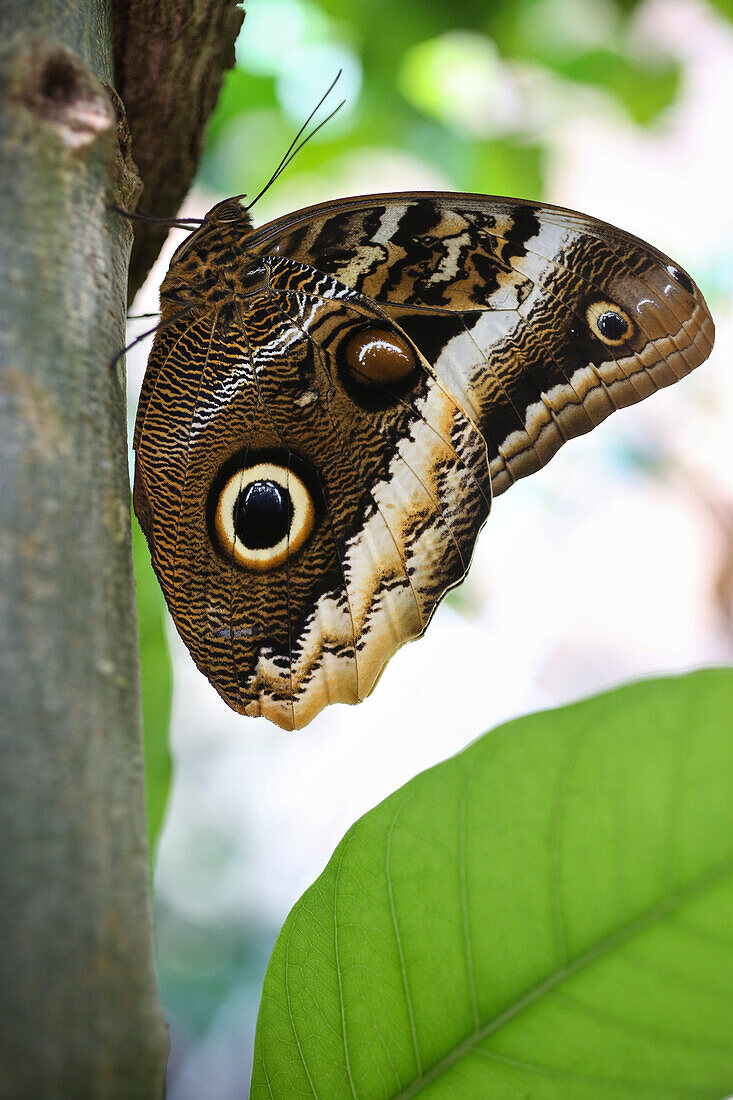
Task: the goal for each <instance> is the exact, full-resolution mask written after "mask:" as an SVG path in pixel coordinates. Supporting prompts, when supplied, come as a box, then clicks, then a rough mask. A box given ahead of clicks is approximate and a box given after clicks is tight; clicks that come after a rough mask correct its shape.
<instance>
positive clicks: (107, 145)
mask: <svg viewBox="0 0 733 1100" xmlns="http://www.w3.org/2000/svg"><path fill="white" fill-rule="evenodd" d="M112 41H113V39H112V17H111V10H110V6H109V2H108V0H74V2H69V0H33V2H32V3H29V2H26V0H21V2H19V0H0V739H1V742H2V760H1V762H0V944H1V945H2V949H1V950H2V964H1V965H0V1097H2V1098H3V1100H11V1098H12V1100H21V1098H26V1097H28V1098H31V1097H32V1098H34V1100H47V1098H51V1100H53V1098H57V1097H59V1098H66V1097H69V1098H74V1100H84V1098H86V1097H90V1098H95V1100H97V1098H99V1100H102V1098H103V1100H108V1098H109V1100H118V1098H119V1100H137V1098H145V1100H148V1098H151V1100H156V1098H158V1097H160V1096H161V1094H162V1089H163V1085H162V1082H163V1073H164V1062H165V1054H166V1047H167V1040H166V1035H165V1027H164V1023H163V1019H162V1014H161V1009H160V1005H159V1002H158V996H157V990H156V982H155V975H154V970H153V960H152V927H151V912H150V899H149V881H148V856H147V840H146V828H145V806H144V776H143V765H142V743H141V722H140V695H139V677H138V656H137V642H136V632H135V621H134V603H133V581H132V572H131V547H130V511H129V500H130V497H129V481H128V472H127V450H126V422H125V393H124V379H123V375H122V371H121V369H120V368H118V369H116V370H112V369H110V366H109V364H110V360H111V359H112V356H113V355H114V353H115V352H116V351H117V350H118V349H119V348H120V347H121V346H122V344H123V342H124V317H125V301H126V289H127V259H128V255H129V249H130V241H131V233H130V229H129V227H128V226H127V225H126V224H125V223H124V222H123V221H122V219H121V218H120V217H119V216H118V215H116V214H114V213H111V212H110V211H109V210H108V208H107V204H108V203H109V202H119V201H120V194H122V195H127V197H128V199H129V198H130V197H131V196H132V197H134V194H135V192H136V190H137V182H136V180H135V177H134V174H131V172H130V171H129V164H128V163H126V159H125V152H126V151H125V147H124V142H123V145H122V148H121V147H120V145H119V143H118V128H119V131H120V134H122V135H124V123H123V122H121V121H120V120H118V119H117V118H116V116H115V109H114V106H113V104H114V103H115V102H118V101H116V100H115V97H114V93H112V92H111V89H109V88H108V87H107V86H106V85H108V84H110V83H111V82H112Z"/></svg>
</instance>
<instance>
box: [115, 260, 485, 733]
mask: <svg viewBox="0 0 733 1100" xmlns="http://www.w3.org/2000/svg"><path fill="white" fill-rule="evenodd" d="M266 267H267V271H268V287H267V289H266V290H265V291H263V293H261V294H259V295H255V296H252V297H250V298H249V299H247V300H246V302H243V303H238V304H236V305H232V304H231V303H229V304H226V303H225V305H224V306H222V307H221V308H220V309H219V310H218V311H217V310H210V311H208V312H206V313H205V314H204V315H203V316H202V317H201V318H199V319H197V320H196V321H191V320H185V321H184V320H182V321H181V322H180V323H179V324H178V325H172V326H170V327H169V328H167V329H166V330H164V331H163V332H161V333H160V336H159V340H160V356H159V359H156V363H157V364H158V365H157V371H156V374H155V380H154V384H153V385H151V386H149V387H148V389H147V391H146V393H145V404H144V407H143V406H142V405H141V411H140V413H139V416H138V428H137V433H136V449H137V466H136V490H135V496H136V511H137V513H138V516H139V517H140V518H141V522H142V523H143V527H144V528H145V530H146V534H147V535H148V540H149V542H150V545H151V550H152V559H153V564H154V566H155V569H156V572H157V574H158V577H159V579H160V582H161V585H162V587H163V591H164V593H165V595H166V599H167V602H168V605H169V607H170V609H171V612H172V614H173V618H174V620H175V622H176V625H177V627H178V629H179V631H180V633H181V635H182V637H183V639H184V641H185V642H186V645H187V646H188V648H189V649H190V651H191V653H192V655H193V657H194V660H195V661H196V663H197V665H198V666H199V668H200V669H201V670H202V671H203V672H204V673H205V674H206V675H207V676H208V677H209V679H210V680H211V681H212V683H213V684H214V685H215V687H216V688H217V690H218V691H219V692H220V694H221V695H222V696H223V697H224V698H225V699H226V701H227V702H228V703H229V704H230V705H231V706H232V707H234V708H235V709H236V710H239V711H241V712H242V713H245V714H254V715H260V714H261V715H265V716H266V717H268V718H270V719H272V720H273V721H275V722H277V723H278V724H279V725H281V726H283V727H285V728H298V727H300V726H303V725H305V724H306V723H307V722H308V721H310V719H311V718H312V717H313V716H314V715H315V714H316V713H317V712H318V711H319V710H321V709H322V707H323V706H325V705H326V704H327V703H329V702H352V703H353V702H358V701H359V700H360V699H363V698H364V697H365V696H366V695H367V694H368V693H369V692H370V691H371V690H372V688H373V686H374V684H375V683H376V680H377V678H378V676H379V674H380V672H381V670H382V668H383V667H384V664H385V663H386V661H387V660H388V659H389V657H390V656H391V654H392V653H393V652H394V651H395V650H396V649H397V648H398V647H399V646H400V645H401V644H402V643H403V642H405V641H407V640H408V639H410V638H414V637H416V636H418V635H419V634H421V633H422V632H423V631H424V629H425V627H426V626H427V624H428V621H429V619H430V617H431V615H432V613H433V611H434V609H435V607H436V605H437V603H438V601H439V600H440V599H441V597H442V596H443V595H444V593H445V592H446V591H447V589H448V588H450V587H451V586H452V585H454V584H456V583H457V582H458V581H459V580H461V578H462V577H463V576H464V574H465V572H466V570H467V569H468V566H469V563H470V560H471V555H472V552H473V546H474V543H475V540H476V536H477V534H478V532H479V530H480V528H481V526H482V525H483V523H484V521H485V519H486V517H487V515H488V511H489V505H490V495H491V489H490V479H489V474H488V466H487V458H486V445H485V443H484V440H483V438H482V436H481V434H480V433H479V431H478V429H477V428H476V427H475V425H474V424H473V423H472V422H471V421H470V420H469V418H468V417H467V416H466V415H465V413H464V412H463V410H462V409H461V407H460V405H459V404H458V403H457V402H456V400H455V398H454V397H453V396H452V395H451V394H450V392H449V391H448V390H446V388H445V387H444V386H443V385H442V383H441V382H440V381H439V380H438V379H437V378H436V376H435V375H434V373H433V372H432V370H431V368H430V366H429V364H428V363H427V362H426V361H425V360H424V358H423V357H422V356H421V354H420V352H419V351H418V350H417V348H416V347H415V346H414V345H413V344H412V343H411V341H410V340H409V339H408V338H407V337H406V336H405V335H404V333H403V332H402V331H401V330H400V329H399V328H398V327H397V326H396V325H395V324H394V322H393V321H391V320H390V318H389V317H388V316H387V314H386V313H384V312H383V311H381V310H379V309H377V308H375V307H374V306H373V305H372V304H371V303H370V302H369V301H368V300H366V299H364V298H363V297H362V296H361V295H359V294H358V293H356V292H355V291H353V290H350V289H349V288H347V287H344V286H343V285H342V284H340V283H338V282H336V281H335V280H333V279H332V278H329V277H327V276H325V275H322V274H319V273H317V272H314V271H313V270H312V269H311V268H309V267H307V266H306V265H303V264H299V263H294V262H292V261H290V260H287V259H281V258H273V259H268V260H266ZM171 409H175V410H176V417H175V424H174V429H173V430H172V428H171V412H170V411H171Z"/></svg>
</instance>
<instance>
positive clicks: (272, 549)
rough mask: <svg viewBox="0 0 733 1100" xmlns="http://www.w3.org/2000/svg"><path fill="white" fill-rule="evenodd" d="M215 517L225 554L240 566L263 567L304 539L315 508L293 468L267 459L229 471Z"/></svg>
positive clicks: (284, 556)
mask: <svg viewBox="0 0 733 1100" xmlns="http://www.w3.org/2000/svg"><path fill="white" fill-rule="evenodd" d="M213 518H214V531H215V533H216V538H217V541H218V543H219V546H220V548H221V550H222V551H223V552H224V554H225V555H226V556H227V557H228V558H230V559H231V560H232V561H233V562H234V564H236V565H239V566H241V567H242V568H244V569H250V570H252V571H253V572H265V571H266V570H268V569H275V568H277V566H279V565H283V564H284V562H285V561H287V559H288V558H289V557H291V556H292V555H293V554H295V553H297V551H298V550H299V549H300V548H301V546H302V545H303V544H304V543H305V541H306V539H307V538H308V536H309V535H310V533H311V531H312V530H313V524H314V521H315V507H314V503H313V499H312V497H311V494H310V492H309V491H308V489H307V488H306V486H305V484H304V482H303V481H302V479H301V478H300V477H299V476H298V474H296V473H295V471H294V470H292V469H289V468H288V467H287V466H281V465H279V464H277V463H274V462H268V461H265V462H257V463H255V464H254V465H253V466H245V467H243V468H242V469H239V470H236V471H235V472H234V473H233V474H231V476H230V477H229V478H228V479H227V480H226V482H225V483H224V486H223V488H222V489H221V491H220V492H219V496H218V499H217V500H216V502H215V507H214V517H213Z"/></svg>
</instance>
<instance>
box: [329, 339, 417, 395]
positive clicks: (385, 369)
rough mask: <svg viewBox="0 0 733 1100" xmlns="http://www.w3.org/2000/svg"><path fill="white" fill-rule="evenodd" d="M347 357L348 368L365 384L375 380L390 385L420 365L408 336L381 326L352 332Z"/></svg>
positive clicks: (401, 379)
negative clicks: (406, 338) (405, 336)
mask: <svg viewBox="0 0 733 1100" xmlns="http://www.w3.org/2000/svg"><path fill="white" fill-rule="evenodd" d="M345 357H346V365H347V367H348V369H349V371H350V372H351V374H352V375H353V376H354V378H355V380H356V381H357V382H359V383H361V384H362V385H368V384H369V383H370V382H372V383H377V384H379V385H382V386H389V385H390V384H393V383H395V382H402V381H404V379H405V378H407V377H408V375H410V374H411V373H412V371H414V369H415V367H416V366H417V360H416V357H415V352H414V350H413V348H412V347H411V345H410V344H409V343H408V342H407V340H405V339H404V338H403V337H402V336H400V335H399V334H398V333H396V332H391V331H390V330H389V329H384V328H378V327H374V328H367V329H362V330H361V332H357V333H356V335H355V336H352V338H351V339H350V340H349V342H348V344H347V345H346V351H345Z"/></svg>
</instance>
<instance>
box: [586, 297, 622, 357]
mask: <svg viewBox="0 0 733 1100" xmlns="http://www.w3.org/2000/svg"><path fill="white" fill-rule="evenodd" d="M585 315H586V318H587V320H588V324H589V325H590V330H591V332H592V333H593V335H594V336H597V337H598V339H599V340H602V341H603V343H604V344H608V345H609V346H610V347H612V348H617V347H619V346H620V345H621V344H625V343H627V342H628V341H629V340H630V339H631V337H632V336H633V334H634V323H633V321H632V320H631V318H630V317H629V315H628V313H627V312H626V311H625V310H623V309H621V307H620V306H617V305H615V304H614V303H613V302H608V301H605V300H604V299H602V298H601V299H599V300H598V301H597V302H591V304H590V305H589V306H588V308H587V309H586V311H585Z"/></svg>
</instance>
